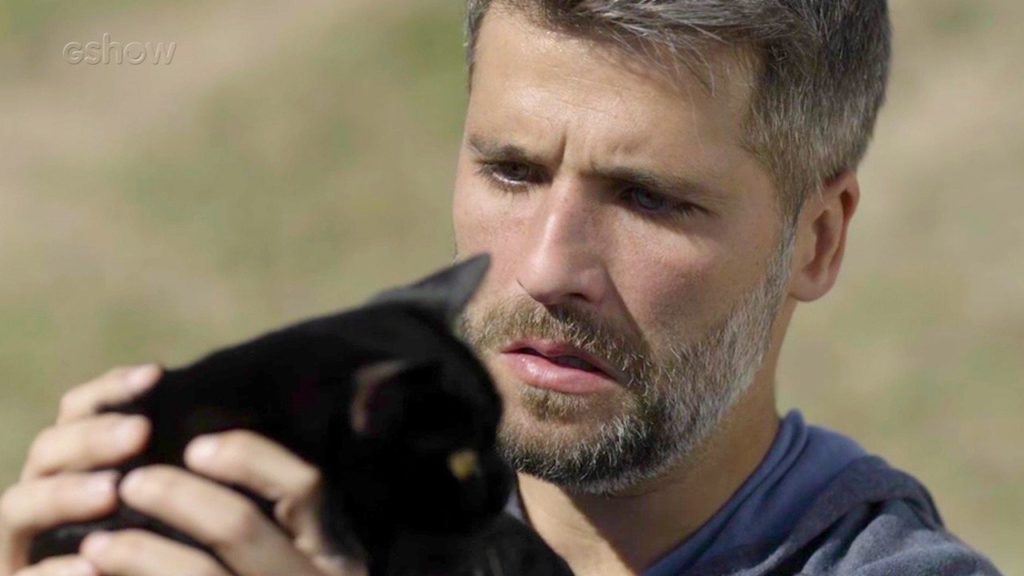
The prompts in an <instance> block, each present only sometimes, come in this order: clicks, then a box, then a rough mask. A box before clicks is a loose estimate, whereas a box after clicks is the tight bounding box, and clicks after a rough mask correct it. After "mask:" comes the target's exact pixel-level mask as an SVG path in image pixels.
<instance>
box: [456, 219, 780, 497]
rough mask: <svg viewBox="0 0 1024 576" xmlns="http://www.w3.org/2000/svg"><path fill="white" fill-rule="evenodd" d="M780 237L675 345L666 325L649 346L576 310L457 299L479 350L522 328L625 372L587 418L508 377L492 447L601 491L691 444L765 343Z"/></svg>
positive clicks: (582, 408) (517, 335)
mask: <svg viewBox="0 0 1024 576" xmlns="http://www.w3.org/2000/svg"><path fill="white" fill-rule="evenodd" d="M784 238H785V240H784V242H783V244H782V245H781V246H780V248H779V249H778V250H775V251H774V253H773V256H772V257H771V258H770V260H769V262H768V265H767V266H766V272H765V274H764V275H763V276H762V279H761V282H760V283H759V284H758V285H757V286H755V287H754V288H753V289H751V290H749V291H748V292H746V293H744V294H743V295H742V296H741V298H739V299H738V301H737V302H736V304H734V305H733V307H732V308H731V309H730V311H729V313H728V314H726V316H725V318H723V319H722V320H720V321H719V322H717V323H716V324H714V325H713V326H712V327H711V328H710V329H709V330H707V331H706V332H705V333H704V334H703V335H702V336H701V337H699V338H698V339H696V340H695V341H693V342H690V343H686V344H682V345H679V344H674V343H673V342H674V340H675V339H674V338H672V337H671V335H672V332H669V331H666V332H665V335H666V337H665V338H663V341H665V342H667V343H668V345H663V346H661V347H658V348H655V347H653V346H651V345H650V344H649V343H647V342H646V341H645V340H644V339H643V338H641V337H637V336H635V335H632V334H630V333H629V332H628V331H626V330H624V329H622V328H620V327H616V326H612V325H610V324H608V323H607V322H604V321H601V320H600V319H597V318H595V317H593V316H592V315H589V314H587V313H585V312H583V311H581V310H579V309H574V308H544V307H541V306H538V305H537V304H536V303H535V302H533V301H532V300H529V299H528V298H526V297H523V298H521V299H513V300H507V301H503V302H500V303H497V304H494V305H491V306H489V307H488V308H486V309H483V310H476V309H472V308H471V309H470V310H468V311H467V313H466V314H464V315H463V316H462V317H461V318H460V322H459V325H458V331H459V332H460V334H461V335H462V337H463V338H464V339H465V340H466V342H467V343H468V344H469V345H470V346H472V347H473V348H475V349H476V350H477V351H478V353H480V355H481V356H482V357H485V358H486V357H488V356H489V355H494V354H496V353H497V351H498V350H499V349H500V348H501V347H502V346H505V345H507V344H509V343H511V342H513V341H515V340H519V339H521V338H537V339H548V340H555V341H560V342H566V343H568V344H571V345H573V346H576V347H578V348H580V349H581V350H584V351H586V352H588V353H590V354H592V355H594V356H596V357H598V358H602V359H604V360H605V361H607V362H609V363H610V364H611V365H612V366H614V367H615V368H616V369H618V370H619V371H620V373H621V374H624V375H626V379H627V382H620V385H621V392H622V394H620V395H619V396H620V398H618V401H619V403H618V404H617V405H616V406H615V407H614V415H613V416H612V417H610V418H605V419H598V421H596V422H592V423H588V425H584V424H580V422H581V421H587V416H588V415H592V414H590V413H591V412H592V411H593V410H594V403H593V402H592V400H591V399H590V398H588V397H585V396H577V395H572V394H564V393H560V392H556V391H553V390H546V389H540V388H535V387H533V386H525V385H518V386H516V390H517V391H516V394H517V398H516V400H517V401H518V406H516V407H515V408H516V409H506V417H505V418H503V420H502V423H501V427H500V429H499V433H498V448H499V451H500V453H501V454H502V456H503V458H505V460H506V461H507V462H508V463H509V464H510V465H511V466H512V467H513V468H514V469H515V470H517V471H519V472H522V473H526V474H529V475H532V476H536V477H538V478H540V479H542V480H545V481H547V482H550V483H553V484H556V485H559V486H561V487H562V488H564V489H566V490H568V491H571V492H576V493H580V494H603V495H609V494H615V493H620V492H623V491H626V490H628V489H630V488H632V487H634V486H636V485H638V484H641V483H643V482H646V481H648V480H650V479H653V478H656V477H657V476H659V475H660V474H662V473H664V472H665V471H666V469H668V468H669V467H671V466H673V465H674V464H675V463H677V462H679V461H680V460H681V459H684V458H688V457H690V456H692V455H694V454H695V453H696V452H697V451H698V450H699V448H700V447H701V446H702V445H703V444H704V442H705V441H706V440H707V439H708V438H709V437H710V436H711V434H712V433H713V432H714V431H715V429H716V428H717V426H718V425H719V423H720V422H721V421H722V419H723V417H724V416H725V414H726V413H727V412H728V410H729V408H731V407H732V406H733V404H734V403H735V402H736V401H737V399H738V398H739V397H740V396H741V395H742V394H743V392H745V391H746V390H747V388H748V387H749V386H750V383H751V382H752V381H753V379H754V375H755V374H756V372H757V370H758V368H760V366H761V362H762V361H763V359H764V355H765V354H766V353H767V351H768V349H769V347H770V345H771V331H772V323H773V321H774V319H775V317H776V315H777V313H778V310H779V308H780V307H781V306H782V303H783V300H784V298H783V292H784V288H785V286H786V284H787V282H788V278H789V261H790V255H791V254H792V248H793V242H792V240H793V238H792V234H790V233H788V232H787V233H785V234H784ZM506 400H508V399H506ZM517 412H518V413H517ZM544 423H549V424H552V425H551V426H549V425H543V424H544ZM555 423H560V424H562V425H560V426H554V425H553V424H555Z"/></svg>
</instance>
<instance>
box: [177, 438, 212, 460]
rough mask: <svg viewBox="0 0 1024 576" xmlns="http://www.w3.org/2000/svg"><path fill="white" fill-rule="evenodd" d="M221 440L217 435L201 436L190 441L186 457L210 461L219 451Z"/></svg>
mask: <svg viewBox="0 0 1024 576" xmlns="http://www.w3.org/2000/svg"><path fill="white" fill-rule="evenodd" d="M219 446H220V441H219V440H218V439H217V437H215V436H200V437H198V438H196V439H195V440H193V441H192V442H191V443H189V445H188V448H187V449H186V450H185V458H188V459H189V460H192V461H193V462H209V461H210V460H212V459H213V455H214V454H216V453H217V448H218V447H219Z"/></svg>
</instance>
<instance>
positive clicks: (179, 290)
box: [0, 0, 1024, 574]
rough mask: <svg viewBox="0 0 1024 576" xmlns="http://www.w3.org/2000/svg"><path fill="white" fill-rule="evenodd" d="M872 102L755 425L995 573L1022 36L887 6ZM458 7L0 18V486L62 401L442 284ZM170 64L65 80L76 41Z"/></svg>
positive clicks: (14, 13)
mask: <svg viewBox="0 0 1024 576" xmlns="http://www.w3.org/2000/svg"><path fill="white" fill-rule="evenodd" d="M892 9H893V17H894V22H895V26H896V35H897V36H896V49H897V58H896V62H895V69H894V75H893V85H892V91H891V98H890V103H889V104H888V106H887V108H886V109H885V111H884V112H883V115H882V118H881V125H880V127H879V131H878V134H877V139H876V142H875V145H874V147H873V149H872V151H871V153H870V154H869V158H868V160H867V163H866V165H865V167H864V170H863V172H862V184H863V193H864V194H863V199H862V203H861V208H860V210H859V212H858V214H857V217H856V219H855V221H854V222H855V225H854V228H853V231H852V237H851V245H850V247H849V252H848V256H847V261H846V265H845V268H844V271H843V275H842V279H841V281H840V283H839V285H838V286H837V287H836V289H835V290H834V291H833V292H832V293H831V294H830V295H829V296H828V297H827V298H825V299H824V300H822V301H821V302H819V303H816V304H814V305H813V306H805V307H803V308H802V309H801V310H800V311H799V312H798V314H797V317H796V319H795V323H794V326H793V327H792V329H791V334H790V337H789V340H788V342H787V345H786V350H785V352H784V354H783V363H782V367H781V369H780V382H781V400H780V404H781V406H780V407H781V408H783V409H786V408H788V407H790V406H799V407H800V408H801V409H802V410H803V411H804V413H805V415H806V416H807V417H808V419H809V420H811V421H812V422H817V423H824V424H828V425H830V426H833V427H835V428H838V429H840V430H842V431H845V432H847V433H850V434H851V435H853V436H855V437H856V438H858V439H859V440H860V441H861V442H862V443H863V444H865V445H866V446H867V447H868V448H869V449H871V450H873V451H876V452H878V453H880V454H882V455H884V456H885V457H887V458H888V459H889V460H890V461H892V462H894V463H896V464H898V465H900V466H902V467H903V468H905V469H907V470H909V471H911V472H912V473H914V474H916V475H918V476H919V477H921V478H922V479H923V480H924V481H925V483H926V484H927V485H928V486H929V487H930V488H931V489H932V491H933V492H934V494H935V496H936V498H937V500H938V502H939V505H940V508H941V510H942V511H943V513H944V515H945V518H946V520H947V523H948V524H949V525H950V526H951V527H952V529H953V530H954V531H955V532H957V533H959V534H960V535H962V536H963V537H964V539H966V540H967V541H969V542H971V543H973V544H974V545H975V546H977V547H979V548H980V549H982V550H983V551H985V552H987V553H988V554H990V555H991V556H992V557H993V558H994V559H995V560H996V561H997V563H998V564H999V565H1000V566H1001V568H1002V569H1003V570H1005V571H1006V573H1007V574H1019V573H1024V556H1022V554H1021V552H1020V548H1019V538H1020V536H1019V528H1020V519H1021V518H1022V517H1024V451H1022V450H1021V449H1020V448H1019V445H1018V444H1017V442H1018V441H1019V439H1020V433H1019V431H1018V429H1019V427H1020V420H1021V415H1022V414H1024V391H1022V389H1021V386H1022V384H1024V355H1022V352H1024V298H1022V295H1024V259H1022V257H1021V255H1022V253H1024V250H1022V249H1024V234H1021V232H1020V227H1019V225H1018V222H1017V221H1018V218H1019V216H1018V215H1019V214H1021V213H1022V212H1024V190H1022V187H1021V185H1020V176H1021V173H1020V170H1019V163H1020V158H1021V157H1022V156H1024V136H1022V134H1024V112H1022V108H1021V106H1020V104H1021V97H1022V95H1024V85H1022V84H1024V75H1021V74H1020V70H1019V61H1020V59H1021V56H1022V55H1024V38H1022V36H1021V35H1020V34H1019V33H1016V32H1014V30H1013V27H1014V26H1015V25H1016V23H1018V22H1020V21H1021V19H1022V17H1024V5H1022V4H1021V3H1020V2H1017V1H1016V0H960V1H954V0H893V2H892ZM460 17H461V3H460V2H451V1H448V2H443V1H441V0H417V1H416V2H411V1H408V0H403V1H397V0H393V1H389V2H386V3H384V2H371V1H369V0H346V1H345V2H334V1H327V0H306V1H304V2H301V3H299V2H286V1H285V0H247V1H244V2H243V1H242V0H222V1H220V2H217V3H208V2H207V3H200V2H197V1H195V0H183V1H179V2H174V3H172V2H167V1H166V0H159V1H158V0H147V1H138V0H136V1H127V0H101V1H95V2H89V3H81V2H74V1H71V0H49V1H48V2H45V3H44V2H37V1H29V0H3V1H2V2H0V147H2V148H0V422H2V423H3V434H2V436H0V485H7V484H9V483H11V482H13V481H14V480H15V478H16V476H17V471H18V468H19V467H20V464H21V461H22V459H23V457H24V452H25V449H26V448H27V446H28V444H29V442H30V441H31V439H32V438H33V437H34V435H35V434H36V433H37V432H38V430H39V429H41V428H42V427H43V426H45V425H46V424H47V423H48V422H49V421H50V420H51V419H52V418H53V416H54V412H55V406H56V401H57V399H58V398H59V396H60V394H61V392H62V391H63V390H64V389H66V388H67V387H69V386H71V385H73V384H75V383H77V382H81V381H84V380H86V379H88V378H91V377H92V376H94V375H96V374H98V373H100V372H102V371H104V370H106V369H107V368H108V367H110V366H112V365H115V364H125V363H136V362H141V361H146V360H157V361H160V362H163V363H165V364H170V365H173V364H176V363H181V362H185V361H188V360H191V359H193V358H194V357H195V356H196V355H198V354H200V353H202V352H204V351H206V350H207V349H209V348H212V347H215V346H218V345H221V344H224V343H226V342H229V341H236V340H240V339H242V338H245V337H248V336H251V335H253V334H255V333H257V332H259V331H262V330H265V329H269V328H271V327H274V326H277V325H280V324H283V323H285V322H289V321H293V320H298V319H300V318H302V317H305V316H309V315H312V314H316V313H320V312H324V311H327V310H329V309H332V308H335V307H338V306H342V305H349V304H353V303H355V302H358V301H359V300H361V299H362V298H364V297H366V296H368V295H369V294H371V293H373V292H374V291H376V290H377V289H379V288H381V287H383V286H386V285H390V284H395V283H398V282H401V281H404V280H408V279H411V278H413V277H415V276H417V275H419V274H421V273H423V272H426V271H428V270H430V269H433V268H435V267H437V266H440V265H442V264H444V263H445V262H447V261H448V260H449V258H450V255H451V250H452V240H451V231H450V220H449V211H448V203H449V194H450V189H451V181H452V172H453V168H454V160H455V150H456V146H457V143H458V138H459V133H460V130H461V115H462V110H463V106H464V104H465V95H464V91H463V86H464V78H463V70H462V63H461V36H460V25H461V23H460ZM105 32H106V33H110V34H111V37H112V38H113V39H114V40H117V41H121V42H129V41H133V40H140V41H147V40H149V41H175V42H176V43H177V53H176V55H175V59H174V61H173V63H172V64H171V65H170V66H152V65H150V64H144V65H142V66H128V65H122V66H103V65H98V66H87V65H84V64H80V65H77V66H71V65H68V64H66V63H65V62H63V60H62V58H61V49H62V47H63V46H64V44H65V43H67V42H70V41H78V42H87V41H91V40H99V39H100V38H101V36H102V34H103V33H105Z"/></svg>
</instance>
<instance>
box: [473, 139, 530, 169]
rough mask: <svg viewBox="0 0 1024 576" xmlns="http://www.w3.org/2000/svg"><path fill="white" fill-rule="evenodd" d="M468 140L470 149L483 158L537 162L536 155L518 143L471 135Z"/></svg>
mask: <svg viewBox="0 0 1024 576" xmlns="http://www.w3.org/2000/svg"><path fill="white" fill-rule="evenodd" d="M466 142H467V144H468V145H469V148H470V150H472V151H473V152H474V153H475V154H476V155H477V156H481V157H483V158H489V159H498V160H502V161H505V162H529V163H534V164H536V163H537V159H536V157H535V156H534V155H532V154H530V153H529V152H527V151H526V149H525V148H523V147H522V146H518V145H516V144H507V143H501V142H497V141H495V140H490V139H486V138H483V137H481V136H470V137H469V138H467V140H466Z"/></svg>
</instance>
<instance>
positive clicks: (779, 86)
mask: <svg viewBox="0 0 1024 576" xmlns="http://www.w3.org/2000/svg"><path fill="white" fill-rule="evenodd" d="M491 4H501V5H502V6H503V7H509V8H514V9H517V10H519V11H521V12H523V13H524V14H529V15H530V16H531V17H532V18H534V19H535V20H537V21H538V22H539V23H541V24H543V25H545V26H547V27H550V28H552V29H556V30H560V31H565V32H567V33H570V34H573V35H577V36H581V37H586V38H592V39H594V40H600V41H611V42H613V43H615V44H618V45H620V46H622V47H623V48H625V49H626V50H629V51H633V52H639V54H640V55H641V56H643V55H644V54H649V53H648V52H646V50H648V49H650V48H656V49H662V50H664V49H667V50H668V51H669V53H670V54H671V55H672V57H673V59H674V60H676V61H678V62H680V63H682V64H684V65H686V66H687V67H688V68H690V69H691V70H694V69H695V66H694V65H695V64H700V63H706V60H705V58H704V57H703V56H702V54H703V53H704V51H705V50H706V48H708V47H711V46H713V45H716V44H718V45H721V44H725V45H733V46H738V47H741V48H744V49H746V50H749V51H750V53H751V54H752V55H753V56H755V60H756V65H755V66H754V90H753V95H752V97H751V100H752V101H751V103H750V108H749V111H748V115H747V117H746V118H745V119H744V134H745V136H746V138H745V141H744V142H743V145H744V146H745V147H746V148H747V149H749V150H750V151H751V152H752V153H753V154H754V155H755V156H756V157H757V158H758V159H759V160H760V162H761V163H762V164H763V165H764V166H765V168H766V169H767V171H768V172H769V173H770V174H771V176H772V179H773V182H774V184H775V186H776V188H777V190H778V201H779V204H780V209H781V211H782V214H783V215H784V216H788V222H787V224H789V225H793V224H795V220H796V218H797V216H798V215H799V212H800V210H801V208H802V207H803V204H804V201H805V200H806V198H807V197H808V195H809V194H811V193H815V192H817V191H819V190H820V189H821V185H822V184H823V183H824V182H825V181H827V180H828V179H830V178H832V177H834V176H836V175H838V174H840V173H842V172H843V171H845V170H854V169H856V168H857V166H858V165H859V164H860V162H861V160H862V159H863V157H864V154H865V152H866V150H867V147H868V142H869V141H870V140H871V134H872V132H873V130H874V125H875V119H876V117H877V116H878V110H879V108H881V106H882V103H883V101H884V100H885V89H886V83H887V80H888V76H889V66H890V60H891V51H892V48H891V25H890V22H889V12H888V8H887V6H886V0H493V2H492V0H467V14H466V51H467V54H466V55H467V62H468V64H469V71H470V72H469V73H470V76H472V68H473V62H474V55H475V54H474V53H475V48H476V43H477V39H478V34H479V31H480V26H481V23H482V22H483V18H484V15H485V14H486V12H487V10H488V8H489V7H490V6H491Z"/></svg>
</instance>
